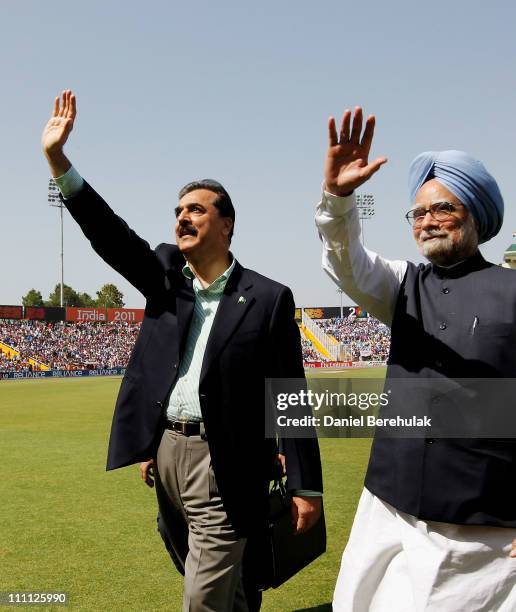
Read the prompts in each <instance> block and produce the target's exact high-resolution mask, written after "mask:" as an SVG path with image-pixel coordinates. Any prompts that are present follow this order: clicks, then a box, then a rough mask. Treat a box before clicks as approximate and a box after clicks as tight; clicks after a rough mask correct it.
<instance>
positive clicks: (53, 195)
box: [48, 178, 64, 308]
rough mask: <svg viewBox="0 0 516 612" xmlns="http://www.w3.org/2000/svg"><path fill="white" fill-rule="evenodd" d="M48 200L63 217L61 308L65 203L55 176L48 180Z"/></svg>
mask: <svg viewBox="0 0 516 612" xmlns="http://www.w3.org/2000/svg"><path fill="white" fill-rule="evenodd" d="M48 201H49V203H50V206H52V207H53V208H59V213H60V217H61V294H60V304H61V308H62V307H63V301H64V299H63V293H64V241H63V237H64V232H63V209H64V204H63V202H62V200H61V199H60V198H59V189H58V187H57V185H56V182H55V181H54V179H53V178H51V179H50V180H49V181H48ZM56 202H57V203H56Z"/></svg>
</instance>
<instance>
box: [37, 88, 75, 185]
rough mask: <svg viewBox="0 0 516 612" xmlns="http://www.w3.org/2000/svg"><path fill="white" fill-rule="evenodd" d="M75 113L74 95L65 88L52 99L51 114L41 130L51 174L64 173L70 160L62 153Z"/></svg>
mask: <svg viewBox="0 0 516 612" xmlns="http://www.w3.org/2000/svg"><path fill="white" fill-rule="evenodd" d="M76 114H77V108H76V103H75V96H74V95H73V93H72V92H71V91H70V90H69V89H66V90H65V91H63V93H62V94H61V100H59V96H58V97H57V98H56V99H55V100H54V108H53V111H52V116H51V117H50V119H49V121H48V123H47V124H46V126H45V129H44V130H43V135H42V137H41V144H42V146H43V151H44V153H45V156H46V158H47V161H48V163H49V165H50V170H51V172H52V175H53V176H60V175H62V174H64V173H65V172H66V171H67V170H68V168H69V167H70V162H69V161H68V160H67V158H66V157H65V155H64V153H63V147H64V144H65V142H66V141H67V140H68V136H69V135H70V132H71V131H72V129H73V123H74V121H75V116H76Z"/></svg>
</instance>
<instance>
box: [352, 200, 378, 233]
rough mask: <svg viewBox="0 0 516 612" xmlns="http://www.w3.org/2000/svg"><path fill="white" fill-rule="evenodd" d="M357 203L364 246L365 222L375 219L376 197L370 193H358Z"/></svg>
mask: <svg viewBox="0 0 516 612" xmlns="http://www.w3.org/2000/svg"><path fill="white" fill-rule="evenodd" d="M356 202H357V208H358V218H359V219H360V229H361V233H362V244H364V221H367V220H368V219H372V218H373V217H374V196H373V195H371V194H370V193H357V195H356Z"/></svg>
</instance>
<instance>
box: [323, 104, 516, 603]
mask: <svg viewBox="0 0 516 612" xmlns="http://www.w3.org/2000/svg"><path fill="white" fill-rule="evenodd" d="M374 125H375V119H374V117H373V116H370V117H368V119H367V121H366V124H365V129H364V131H363V132H362V127H363V118H362V109H361V108H360V107H357V108H356V109H355V116H354V118H353V121H352V113H351V111H350V110H347V111H345V113H344V116H343V119H342V123H341V126H340V131H339V132H338V133H337V129H336V125H335V119H334V118H330V121H329V148H328V154H327V158H326V164H325V185H324V192H323V196H322V200H321V202H320V203H319V205H318V207H317V212H316V225H317V228H318V231H319V235H320V237H321V240H322V242H323V268H324V269H325V271H326V272H327V273H328V274H329V275H330V277H331V278H332V279H333V280H334V281H335V282H336V283H337V285H338V286H339V287H340V288H341V289H342V290H343V291H345V292H346V293H347V294H348V295H349V296H351V297H352V298H353V299H354V300H356V302H357V303H358V304H359V305H360V306H362V307H363V308H364V309H366V310H367V311H368V312H369V313H370V314H372V315H373V316H375V317H377V318H378V319H380V320H381V321H383V322H384V323H385V324H387V325H389V326H390V327H391V349H390V354H389V361H388V368H387V379H388V380H390V381H391V383H392V381H393V380H394V379H403V381H405V379H410V381H411V383H413V384H416V383H417V382H418V380H419V383H420V384H421V382H424V381H425V380H426V379H431V380H430V385H429V386H430V388H433V389H435V388H436V386H438V385H439V383H441V384H442V383H446V381H449V379H453V380H457V379H465V378H468V379H471V378H474V379H484V378H486V379H487V378H488V379H492V378H504V379H514V378H516V273H515V272H514V271H513V270H508V269H505V268H502V267H500V266H497V265H495V264H492V263H490V262H488V261H486V260H485V259H484V258H483V257H482V255H481V253H480V251H479V250H478V246H479V244H481V243H484V242H486V241H488V240H490V239H491V238H492V237H493V236H495V235H496V234H497V233H498V232H499V231H500V227H501V225H502V221H503V210H504V205H503V198H502V195H501V193H500V190H499V188H498V185H497V183H496V181H495V179H494V178H493V177H492V176H491V174H490V173H489V172H488V171H487V170H486V168H485V167H484V166H483V164H482V163H481V162H479V161H478V160H476V159H474V158H473V157H472V156H471V155H469V154H468V153H464V152H463V151H454V150H451V151H442V152H435V151H433V152H432V151H431V152H426V153H422V154H420V155H418V156H417V157H416V159H415V160H414V161H413V162H412V164H411V166H410V171H409V191H410V200H411V205H412V207H411V209H410V210H409V211H408V212H407V213H406V215H405V217H406V219H407V221H408V222H409V224H410V226H411V228H412V233H413V236H414V239H415V241H416V244H417V246H418V249H419V250H420V252H421V253H422V255H423V256H424V257H425V258H426V259H427V260H428V262H429V263H427V264H426V265H425V264H419V265H415V264H413V263H411V262H408V261H392V260H388V259H385V258H383V257H381V256H380V255H378V254H377V253H374V252H372V251H370V250H368V249H365V248H364V247H363V245H362V243H361V240H360V221H359V217H358V213H357V208H356V205H355V197H354V191H355V190H356V189H357V188H358V187H359V186H360V185H362V184H363V183H365V182H366V181H367V180H369V179H370V178H371V176H372V175H373V174H374V173H375V172H377V171H378V170H379V169H380V167H381V166H382V165H383V164H385V163H386V162H387V158H385V157H378V158H377V159H375V160H374V161H369V151H370V148H371V144H372V140H373V134H374ZM436 399H437V401H439V400H440V399H441V398H439V397H437V398H436V397H431V398H430V400H431V402H433V401H434V400H436ZM430 400H429V402H430ZM424 401H426V399H425V400H424ZM441 401H442V400H441ZM403 402H404V404H405V406H408V409H409V410H410V407H411V406H413V405H414V403H415V402H416V399H415V398H414V397H413V396H411V395H410V394H407V395H406V397H404V399H403ZM431 402H430V403H431ZM485 408H486V410H489V408H490V406H488V405H486V406H485ZM382 410H383V409H382ZM468 414H469V413H468ZM380 416H382V414H380ZM423 435H425V434H423ZM426 435H428V433H426ZM504 435H505V436H506V437H505V438H503V439H493V438H482V439H480V438H471V437H469V438H466V437H464V438H460V439H457V438H451V437H444V436H442V437H439V438H429V437H423V436H421V437H419V438H416V437H412V438H401V437H392V436H391V437H382V436H378V435H377V436H376V437H375V440H374V442H373V446H372V450H371V457H370V461H369V466H368V470H367V474H366V478H365V487H364V490H363V493H362V496H361V499H360V502H359V506H358V509H357V513H356V516H355V521H354V524H353V528H352V531H351V534H350V537H349V541H348V544H347V546H346V550H345V551H344V555H343V558H342V565H341V569H340V573H339V577H338V580H337V585H336V588H335V594H334V601H333V606H334V610H335V611H345V612H366V611H367V612H401V611H403V612H405V611H410V612H419V611H423V610H425V611H437V610H438V611H439V612H452V611H453V612H455V611H458V610H472V611H473V610H483V611H493V612H494V611H497V612H509V611H514V610H516V558H514V557H516V496H515V495H514V492H513V487H514V484H515V483H516V441H515V440H514V439H513V438H516V432H511V431H508V432H504ZM511 438H512V439H511ZM511 543H512V545H513V546H514V547H515V548H514V550H513V551H512V552H511Z"/></svg>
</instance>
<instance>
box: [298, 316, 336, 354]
mask: <svg viewBox="0 0 516 612" xmlns="http://www.w3.org/2000/svg"><path fill="white" fill-rule="evenodd" d="M301 330H302V332H303V335H304V336H305V338H306V339H307V340H310V342H311V343H312V344H313V345H314V346H315V348H316V349H317V350H318V351H319V353H321V355H324V356H325V357H328V359H331V355H330V353H328V351H327V350H326V349H325V348H324V346H323V345H322V344H321V343H320V342H319V340H317V338H316V337H315V336H314V335H313V334H312V332H311V331H310V330H309V329H307V328H306V325H303V324H302V323H301Z"/></svg>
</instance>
